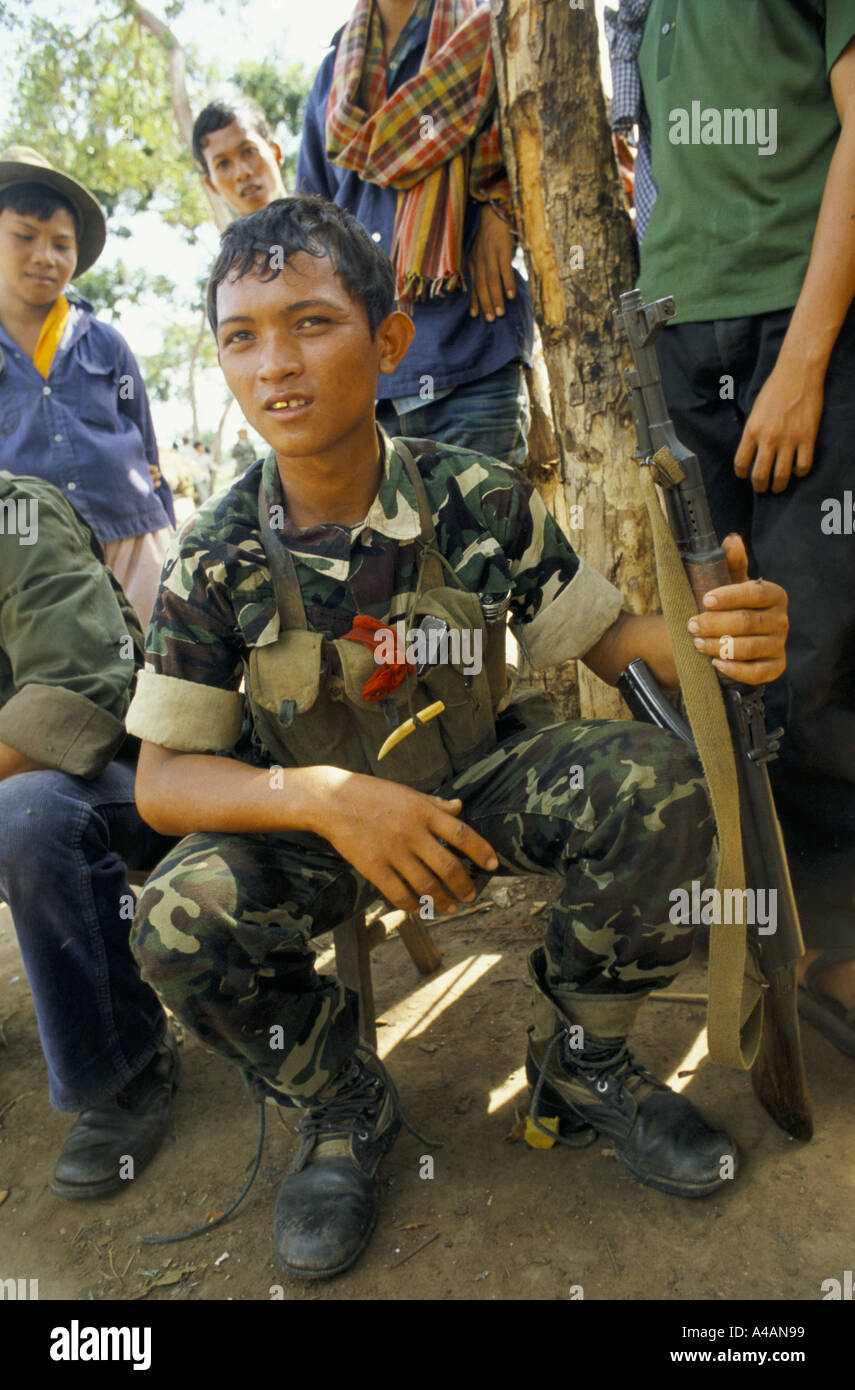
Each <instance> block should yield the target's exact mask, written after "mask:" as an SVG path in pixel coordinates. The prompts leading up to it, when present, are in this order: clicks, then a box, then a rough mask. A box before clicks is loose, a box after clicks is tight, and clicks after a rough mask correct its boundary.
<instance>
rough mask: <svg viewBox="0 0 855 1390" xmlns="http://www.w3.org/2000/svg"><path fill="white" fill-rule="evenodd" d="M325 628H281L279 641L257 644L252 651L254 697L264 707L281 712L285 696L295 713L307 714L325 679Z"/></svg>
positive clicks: (277, 712) (250, 659) (275, 712)
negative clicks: (323, 656) (323, 664)
mask: <svg viewBox="0 0 855 1390" xmlns="http://www.w3.org/2000/svg"><path fill="white" fill-rule="evenodd" d="M323 640H324V636H323V633H322V632H300V631H299V630H295V629H292V630H289V631H288V632H280V634H279V637H278V638H277V640H276V641H275V642H268V643H267V644H266V645H265V646H263V647H253V649H252V651H251V652H250V654H249V680H250V686H251V689H252V698H253V699H254V700H255V701H256V703H257V704H259V705H261V707H262V709H267V710H271V711H272V712H273V713H274V714H276V715H278V714H279V711H280V710H281V708H282V703H283V701H285V700H293V701H294V704H295V706H296V709H295V713H297V714H305V712H306V710H308V709H311V708H312V705H313V704H314V703H315V701H316V700H317V698H318V688H319V686H320V679H321V647H322V645H323Z"/></svg>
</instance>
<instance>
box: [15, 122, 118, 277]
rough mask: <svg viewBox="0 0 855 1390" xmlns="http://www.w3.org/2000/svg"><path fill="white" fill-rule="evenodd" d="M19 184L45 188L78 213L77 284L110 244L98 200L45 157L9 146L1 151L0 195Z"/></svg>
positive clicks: (27, 147)
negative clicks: (80, 277)
mask: <svg viewBox="0 0 855 1390" xmlns="http://www.w3.org/2000/svg"><path fill="white" fill-rule="evenodd" d="M16 183H43V184H46V185H47V187H48V188H53V189H55V190H56V192H57V193H61V194H62V196H63V197H64V198H67V199H68V201H69V202H70V203H71V204H72V206H73V207H75V208H76V209H77V212H78V214H79V216H80V225H81V232H80V237H79V239H78V244H77V265H76V267H75V270H74V274H73V275H72V277H71V278H72V280H75V279H76V278H77V276H78V275H82V274H83V272H84V271H85V270H88V269H89V267H90V266H92V265H94V264H95V262H96V261H97V259H98V257H99V256H100V254H101V252H102V251H103V250H104V242H105V241H106V240H107V219H106V218H105V216H104V211H103V209H102V207H101V204H100V203H99V202H98V199H97V198H95V197H94V196H93V194H91V193H90V192H89V189H88V188H84V187H83V184H82V183H78V182H77V179H73V178H71V177H70V176H69V175H68V174H61V173H60V172H59V170H58V169H54V168H53V166H52V165H51V164H49V163H48V161H47V160H46V159H45V157H44V155H42V154H39V152H38V150H32V149H30V148H29V146H28V145H9V146H8V148H7V149H5V150H0V193H2V192H3V191H4V190H5V189H7V188H11V187H13V185H14V184H16Z"/></svg>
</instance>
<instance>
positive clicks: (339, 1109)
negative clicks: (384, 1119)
mask: <svg viewBox="0 0 855 1390" xmlns="http://www.w3.org/2000/svg"><path fill="white" fill-rule="evenodd" d="M356 1052H357V1056H358V1055H359V1054H362V1059H368V1058H370V1060H371V1062H372V1063H373V1065H374V1067H376V1068H377V1070H376V1071H374V1070H371V1071H369V1070H368V1069H367V1068H366V1067H365V1066H364V1065H360V1062H359V1061H357V1060H354V1059H352V1060H351V1061H350V1063H349V1065H348V1070H347V1071H346V1072H345V1074H344V1076H343V1078H342V1079H341V1082H340V1085H339V1090H338V1091H337V1093H336V1094H335V1095H334V1096H330V1098H329V1099H328V1100H324V1101H321V1102H320V1103H319V1104H317V1105H313V1106H312V1108H311V1109H310V1110H308V1111H307V1112H306V1114H305V1116H304V1118H303V1121H302V1123H301V1125H300V1133H301V1134H302V1136H303V1142H302V1144H301V1145H300V1150H299V1152H298V1154H297V1157H296V1158H295V1159H294V1162H293V1164H292V1165H291V1168H290V1170H289V1171H290V1172H292V1173H299V1172H300V1170H301V1168H302V1167H303V1165H304V1164H305V1162H306V1159H307V1158H308V1156H309V1154H310V1153H311V1152H312V1150H313V1149H314V1148H315V1146H316V1145H319V1144H323V1143H326V1142H328V1141H329V1140H331V1139H344V1138H346V1137H347V1136H348V1135H354V1136H355V1137H356V1138H358V1139H361V1140H362V1141H363V1142H367V1140H368V1139H369V1137H370V1127H371V1125H372V1123H373V1122H374V1120H376V1118H377V1112H378V1111H379V1109H380V1105H381V1103H382V1100H383V1090H384V1088H385V1090H387V1091H388V1092H389V1095H390V1097H391V1100H392V1107H393V1110H394V1112H395V1113H396V1114H397V1115H398V1116H399V1118H400V1120H401V1124H402V1125H403V1126H404V1129H406V1130H407V1132H408V1133H409V1134H411V1135H412V1136H413V1138H414V1139H418V1140H419V1142H420V1143H422V1144H427V1145H428V1147H430V1148H436V1149H441V1148H442V1145H441V1143H439V1141H438V1140H436V1139H428V1138H426V1137H425V1135H423V1134H420V1133H419V1131H418V1130H417V1129H416V1128H414V1126H413V1125H412V1124H410V1121H409V1120H408V1119H407V1117H406V1115H405V1114H404V1112H403V1110H402V1108H401V1102H400V1100H399V1099H398V1091H397V1088H396V1086H395V1083H394V1081H393V1080H392V1078H391V1076H390V1075H389V1073H388V1071H387V1070H386V1068H385V1066H384V1065H383V1063H382V1062H381V1061H380V1058H379V1057H378V1056H377V1053H376V1052H375V1051H374V1050H373V1048H370V1047H368V1046H367V1044H365V1043H360V1045H359V1047H358V1048H357V1049H356Z"/></svg>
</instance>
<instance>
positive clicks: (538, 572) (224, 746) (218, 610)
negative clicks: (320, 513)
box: [127, 430, 622, 752]
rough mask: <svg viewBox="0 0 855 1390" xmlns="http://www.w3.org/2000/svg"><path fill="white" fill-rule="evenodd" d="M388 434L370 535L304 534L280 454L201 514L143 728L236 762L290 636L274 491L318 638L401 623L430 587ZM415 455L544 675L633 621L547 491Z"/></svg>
mask: <svg viewBox="0 0 855 1390" xmlns="http://www.w3.org/2000/svg"><path fill="white" fill-rule="evenodd" d="M379 433H380V438H381V443H382V446H383V473H382V476H381V480H380V486H379V489H378V492H377V496H376V497H375V499H374V502H373V503H372V505H371V508H370V509H369V511H368V513H367V515H366V516H365V518H364V520H363V521H361V522H360V523H359V524H358V525H355V526H341V525H336V524H333V523H324V524H322V525H316V526H311V527H307V528H300V527H297V526H295V525H293V524H292V523H291V521H290V520H289V518H288V516H287V514H286V511H285V499H284V494H283V490H282V485H281V481H280V478H279V474H278V470H277V468H276V461H275V457H274V456H273V454H270V455H268V457H267V459H265V460H264V461H263V462H262V461H259V462H258V463H256V464H254V465H253V466H252V467H251V468H249V469H247V471H246V473H244V474H243V475H242V477H240V478H239V479H237V480H236V481H235V482H234V483H232V485H231V486H230V487H229V488H228V489H226V490H224V491H222V492H219V493H218V494H217V495H216V496H214V497H212V498H210V499H209V500H208V501H207V502H206V503H205V504H204V506H203V507H201V508H200V510H199V511H198V512H197V513H196V514H195V515H194V516H193V517H191V518H190V520H189V521H188V523H187V524H186V526H185V527H184V528H183V530H182V531H181V532H180V533H179V534H178V535H177V536H176V537H175V538H174V539H173V541H172V544H171V547H170V551H169V554H168V555H167V559H166V563H165V565H164V569H163V575H162V578H161V586H160V592H159V594H158V598H157V601H156V603H155V607H154V613H153V615H152V620H151V624H150V626H149V630H148V639H147V650H146V667H145V670H144V671H143V672H142V673H141V675H140V680H139V683H138V688H137V693H136V695H135V697H134V701H133V703H132V705H131V708H130V711H129V713H128V719H127V726H128V729H129V730H130V732H132V733H134V734H136V735H137V736H138V737H139V738H141V739H145V740H147V741H149V742H151V743H158V744H161V745H163V746H164V747H167V748H172V749H175V750H177V751H181V752H206V751H207V752H229V751H232V750H234V748H235V745H236V743H237V742H238V738H239V735H240V732H241V728H242V725H243V718H244V703H245V702H244V698H243V695H242V693H241V688H240V687H241V680H242V675H243V671H244V666H245V664H246V663H247V662H248V659H249V651H250V649H251V648H252V647H258V646H262V645H264V644H265V643H268V642H275V641H276V638H277V636H278V634H279V614H278V611H277V607H276V600H275V596H274V592H273V584H272V580H271V576H270V571H269V567H268V564H267V560H266V557H265V553H264V548H263V545H262V541H261V535H260V529H259V522H258V499H259V485H261V487H262V488H263V491H264V495H265V501H266V503H267V504H268V505H269V507H270V508H271V512H270V515H271V524H272V525H273V526H274V527H275V534H276V538H277V540H281V543H282V544H284V545H286V546H287V547H288V548H289V550H290V551H291V554H292V557H293V559H294V562H295V566H296V571H297V578H298V581H299V584H300V591H301V594H302V597H303V603H304V605H305V609H306V618H307V622H308V625H309V627H310V629H312V630H314V631H316V632H325V633H328V634H329V635H330V636H331V637H333V638H338V637H342V636H343V635H344V634H345V633H346V632H347V631H348V630H349V629H350V628H351V626H352V625H353V618H354V616H355V615H356V614H357V613H365V614H369V615H370V616H372V617H375V618H378V619H381V620H389V621H394V619H395V618H396V617H399V616H401V614H402V613H403V611H404V607H405V603H406V597H407V595H408V594H409V592H410V591H411V587H412V586H413V585H414V582H415V575H414V571H415V564H416V556H417V550H416V540H417V538H418V536H419V533H420V524H419V512H418V502H417V498H416V494H415V490H414V488H413V486H412V483H411V482H410V479H409V478H408V477H407V474H406V471H405V467H404V463H403V460H402V458H401V456H400V455H399V454H398V453H397V451H396V450H395V448H394V446H393V444H392V442H391V441H390V440H389V439H388V437H387V436H386V435H385V434H384V433H383V432H382V430H381V431H380V432H379ZM407 443H408V445H409V447H410V449H411V450H412V452H413V453H414V455H415V457H416V462H417V466H418V468H419V472H420V474H421V477H422V479H423V481H424V486H425V490H426V493H427V497H428V501H429V504H430V507H431V513H432V518H433V524H434V527H435V530H436V539H437V544H438V547H439V550H440V551H441V553H442V554H443V556H444V557H445V559H446V560H447V561H448V562H449V564H450V565H451V567H452V569H453V570H454V572H455V574H456V575H457V577H458V578H459V580H460V581H461V583H462V584H463V586H464V587H465V588H467V589H469V590H471V591H473V592H478V593H505V592H507V590H508V589H510V590H511V594H512V599H511V609H510V614H511V630H512V632H513V633H514V635H515V636H516V638H517V640H518V641H519V643H520V645H521V647H522V649H523V651H524V652H525V654H526V656H527V657H528V659H529V660H530V662H531V664H532V665H533V666H534V667H537V668H544V667H547V666H551V665H555V664H557V663H558V662H562V661H567V660H570V659H572V658H575V657H578V656H582V655H583V654H584V653H585V652H586V651H588V650H589V649H590V648H591V647H592V646H593V645H594V644H595V643H596V642H597V641H598V640H599V638H600V637H601V636H602V635H603V633H604V632H605V631H606V630H607V629H608V628H609V627H610V626H611V625H612V623H613V622H614V621H615V618H616V617H617V615H618V613H619V612H620V610H621V607H622V600H621V596H620V593H619V592H618V591H617V590H616V589H615V588H614V587H613V586H612V585H611V584H610V583H609V582H608V581H607V580H606V579H604V578H603V577H602V576H601V575H599V574H597V572H596V571H595V570H592V569H590V568H589V567H587V566H586V565H585V563H584V561H582V560H581V559H580V558H579V556H577V555H576V553H575V551H574V550H573V548H572V546H571V545H570V543H569V541H568V540H567V539H566V537H565V536H564V535H563V534H562V532H561V531H560V530H559V528H558V527H557V525H556V524H555V522H554V521H553V519H552V517H551V516H550V515H549V513H548V512H547V510H546V507H545V506H544V503H543V501H542V499H541V498H540V496H539V494H538V493H537V492H536V491H535V490H534V489H533V487H532V485H531V484H530V483H529V482H528V481H527V480H526V479H525V478H524V477H523V476H522V474H520V473H519V472H517V471H516V470H515V469H513V468H511V467H509V466H508V465H507V464H504V463H499V462H498V461H496V460H495V459H491V458H487V457H485V456H484V455H483V454H478V453H475V452H474V451H472V450H470V449H461V448H456V447H451V446H448V445H444V444H438V443H434V442H431V441H427V440H415V441H413V440H408V441H407ZM276 509H278V511H277V510H276Z"/></svg>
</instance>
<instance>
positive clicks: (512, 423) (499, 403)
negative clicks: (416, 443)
mask: <svg viewBox="0 0 855 1390" xmlns="http://www.w3.org/2000/svg"><path fill="white" fill-rule="evenodd" d="M377 419H378V421H379V423H380V424H381V425H382V426H383V428H384V429H385V430H386V432H387V433H388V434H400V435H404V436H405V437H407V438H410V439H436V440H439V441H440V443H442V444H456V445H458V446H459V447H460V448H462V449H477V450H478V452H479V453H481V454H488V455H489V456H490V458H495V459H501V460H502V462H503V463H510V464H513V466H514V467H515V468H521V467H522V465H523V464H524V463H525V460H526V440H527V439H528V431H529V426H530V424H531V414H530V410H529V403H528V390H527V388H526V384H525V377H524V375H523V369H522V367H521V366H520V365H519V363H517V362H509V363H508V365H507V366H506V367H500V368H499V370H498V371H497V372H491V373H490V375H489V376H483V377H481V378H480V380H478V381H467V382H465V383H464V385H463V386H457V387H455V389H454V390H453V391H452V392H451V393H450V395H448V396H443V397H442V398H441V399H440V400H438V401H427V402H426V403H425V404H424V405H423V406H419V407H418V409H417V410H408V411H407V412H406V413H405V414H404V415H398V413H397V411H396V410H395V409H394V407H393V406H392V403H391V401H382V402H381V403H380V405H379V406H378V409H377Z"/></svg>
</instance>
